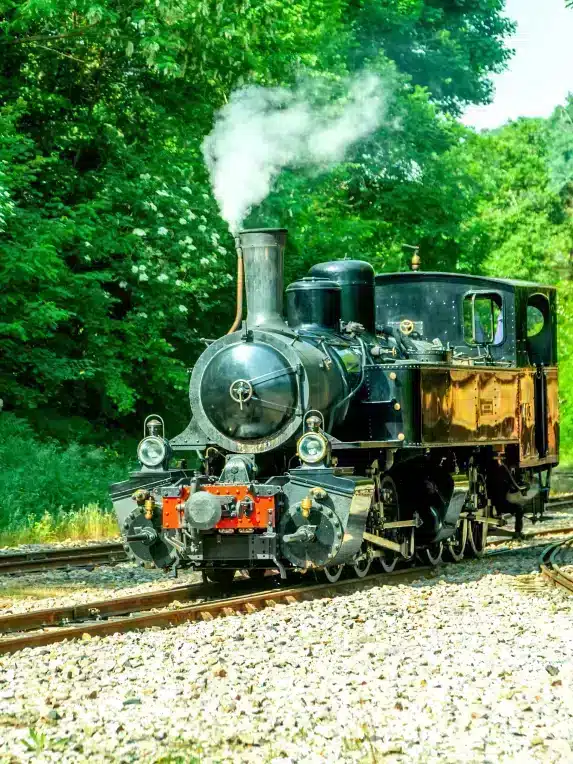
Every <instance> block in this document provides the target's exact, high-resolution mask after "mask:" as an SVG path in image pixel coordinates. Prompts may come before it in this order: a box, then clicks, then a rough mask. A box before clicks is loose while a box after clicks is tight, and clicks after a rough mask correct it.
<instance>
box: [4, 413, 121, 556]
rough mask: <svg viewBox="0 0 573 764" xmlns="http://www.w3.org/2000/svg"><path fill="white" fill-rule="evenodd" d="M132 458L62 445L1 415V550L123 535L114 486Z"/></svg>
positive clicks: (102, 449)
mask: <svg viewBox="0 0 573 764" xmlns="http://www.w3.org/2000/svg"><path fill="white" fill-rule="evenodd" d="M129 466H130V464H129V459H128V458H127V456H126V455H125V454H122V453H119V452H118V451H116V450H114V449H113V448H111V447H109V446H99V447H98V446H94V445H93V444H84V443H79V442H77V441H73V440H72V441H70V442H65V443H60V442H58V441H56V440H54V439H53V438H50V437H47V436H44V437H42V436H40V435H39V434H38V433H37V432H35V431H34V430H33V429H32V427H31V426H30V424H29V423H28V422H27V421H26V420H24V419H22V418H20V417H17V416H15V415H14V414H12V413H8V412H2V413H1V414H0V496H1V497H2V499H1V501H0V545H4V546H13V545H15V544H23V543H28V544H30V543H44V542H50V541H64V540H66V539H74V540H85V539H106V538H110V537H113V536H117V535H118V528H117V525H116V522H115V518H114V515H113V513H112V512H111V501H110V497H109V484H110V483H114V482H116V481H118V480H122V479H124V478H125V477H126V476H127V473H128V471H129Z"/></svg>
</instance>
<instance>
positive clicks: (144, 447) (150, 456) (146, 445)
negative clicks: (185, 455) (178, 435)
mask: <svg viewBox="0 0 573 764" xmlns="http://www.w3.org/2000/svg"><path fill="white" fill-rule="evenodd" d="M166 457H167V444H166V442H165V441H164V440H163V438H159V437H157V436H156V435H150V436H149V437H147V438H143V440H142V441H141V443H140V444H139V446H138V447H137V458H138V459H139V461H140V462H141V464H143V465H144V467H159V465H160V464H163V462H164V461H165V459H166Z"/></svg>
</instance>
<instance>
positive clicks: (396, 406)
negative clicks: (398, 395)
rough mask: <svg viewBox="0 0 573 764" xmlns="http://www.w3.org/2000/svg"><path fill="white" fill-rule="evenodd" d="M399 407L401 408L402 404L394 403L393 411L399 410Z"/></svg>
mask: <svg viewBox="0 0 573 764" xmlns="http://www.w3.org/2000/svg"><path fill="white" fill-rule="evenodd" d="M401 408H402V406H400V404H399V403H395V404H394V411H400V409H401Z"/></svg>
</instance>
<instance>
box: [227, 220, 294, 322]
mask: <svg viewBox="0 0 573 764" xmlns="http://www.w3.org/2000/svg"><path fill="white" fill-rule="evenodd" d="M286 237H287V231H286V228H252V229H248V230H244V231H240V232H239V235H238V246H239V247H240V249H241V250H242V252H243V260H244V265H245V281H246V291H247V327H248V328H249V329H254V328H255V327H265V326H280V327H284V326H285V323H284V319H283V256H284V249H285V243H286Z"/></svg>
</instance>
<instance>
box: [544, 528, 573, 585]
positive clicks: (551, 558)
mask: <svg viewBox="0 0 573 764" xmlns="http://www.w3.org/2000/svg"><path fill="white" fill-rule="evenodd" d="M572 551H573V536H570V537H568V538H566V539H564V540H563V541H557V542H555V543H553V544H550V545H549V546H548V547H546V548H545V549H544V550H543V553H542V555H541V558H540V560H539V568H540V570H541V575H542V576H543V577H544V578H545V579H546V580H547V581H549V582H550V583H552V584H553V585H554V586H560V587H561V588H563V589H565V590H567V591H568V592H569V593H570V594H573V574H571V573H568V572H566V571H565V570H564V569H563V568H562V567H561V565H560V564H559V563H560V562H561V563H563V561H564V560H563V558H564V557H565V555H566V554H567V553H569V554H570V553H571V552H572ZM571 562H573V558H571V560H570V563H569V564H571Z"/></svg>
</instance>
